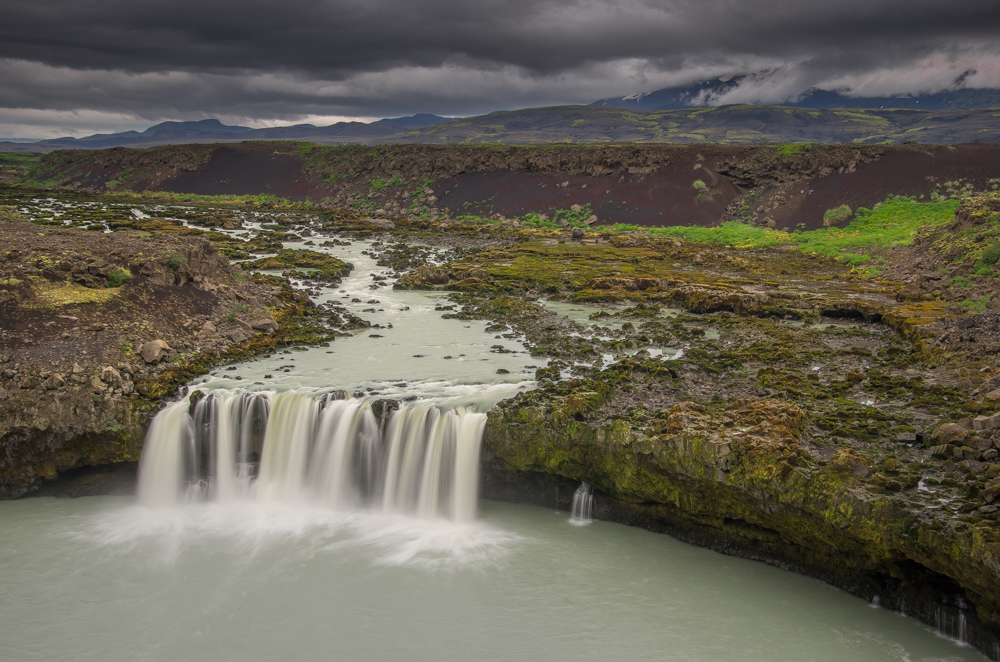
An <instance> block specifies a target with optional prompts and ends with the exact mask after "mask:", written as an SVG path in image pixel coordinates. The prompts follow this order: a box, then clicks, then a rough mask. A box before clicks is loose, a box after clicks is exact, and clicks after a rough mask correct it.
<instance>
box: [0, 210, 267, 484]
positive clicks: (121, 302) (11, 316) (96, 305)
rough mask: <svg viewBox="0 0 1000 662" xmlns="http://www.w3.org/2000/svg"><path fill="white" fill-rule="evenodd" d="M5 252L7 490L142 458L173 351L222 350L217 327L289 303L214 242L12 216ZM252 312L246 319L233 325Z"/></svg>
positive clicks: (246, 335)
mask: <svg viewBox="0 0 1000 662" xmlns="http://www.w3.org/2000/svg"><path fill="white" fill-rule="evenodd" d="M0 258H2V260H0V262H2V267H0V269H2V272H0V289H2V290H3V291H4V292H6V293H7V294H8V295H9V296H8V297H7V298H6V299H5V300H4V301H0V498H12V497H18V496H21V495H22V494H24V493H26V492H28V491H30V490H32V489H33V488H36V487H38V486H39V485H41V484H43V483H44V482H45V481H48V480H50V479H52V478H55V477H56V476H57V474H60V473H63V472H67V471H72V470H77V469H81V468H83V467H88V466H95V465H105V464H117V463H123V462H124V463H128V462H135V461H137V460H138V458H139V452H140V449H141V445H142V439H143V435H144V433H145V425H146V423H147V420H148V417H149V416H150V415H151V413H152V412H153V411H155V409H156V405H157V404H158V398H160V397H162V396H164V395H165V394H166V393H167V391H172V388H173V387H172V386H171V384H172V383H171V382H170V380H169V379H168V380H167V381H166V382H164V383H161V379H163V378H164V375H169V374H170V371H171V370H173V371H178V370H182V368H181V366H180V364H178V363H171V364H170V365H168V364H167V363H166V362H165V361H164V359H171V358H173V357H174V356H177V355H179V354H180V353H182V352H183V353H184V356H185V359H186V360H192V359H194V360H198V358H199V357H201V358H203V357H206V356H210V355H216V354H215V353H217V352H224V351H226V350H228V349H229V348H231V347H233V343H234V341H233V339H231V338H227V337H223V336H222V335H221V334H220V332H219V331H220V329H221V330H222V331H223V332H227V333H229V332H233V331H235V330H236V328H237V323H238V322H243V323H244V324H245V326H246V330H243V329H239V331H240V334H241V335H240V338H239V340H240V341H247V340H250V339H253V338H255V337H258V336H259V337H265V336H264V333H270V334H273V333H274V332H275V330H277V329H278V324H277V322H276V321H275V319H274V317H273V316H272V315H271V314H270V313H269V312H268V311H267V310H266V309H265V308H264V306H270V307H274V308H280V307H281V305H282V304H281V303H280V302H279V301H278V299H276V298H275V296H274V292H273V291H272V288H271V287H270V286H264V285H260V284H256V283H253V282H251V281H250V280H249V279H247V278H246V276H245V275H243V274H242V273H241V274H240V277H239V278H237V277H235V275H234V269H233V268H232V267H230V265H229V263H228V260H226V258H224V257H223V256H221V255H219V253H218V252H217V251H216V249H215V247H214V246H212V245H211V244H210V243H209V242H208V241H206V240H204V239H199V238H191V237H185V236H180V237H178V236H172V235H167V236H165V237H164V236H161V237H153V236H145V235H139V234H137V233H134V232H114V233H96V232H88V231H86V230H77V229H65V228H52V227H43V226H38V225H32V224H30V223H27V222H25V221H23V220H14V221H11V220H3V219H0ZM125 271H127V272H128V273H129V274H131V276H130V277H128V278H124V279H122V280H121V282H116V283H111V282H109V281H108V275H109V274H112V273H116V272H117V273H118V274H123V273H124V272H125ZM88 284H89V285H90V286H89V287H88ZM247 301H249V302H251V304H252V305H249V306H247V305H246V304H245V303H243V302H247ZM237 303H240V304H241V305H240V306H239V307H237V306H236V304H237ZM246 308H249V312H247V313H246V314H245V316H246V317H247V320H242V319H240V317H239V316H238V315H237V316H236V318H235V319H233V320H232V321H231V320H230V316H231V315H230V313H231V312H233V311H234V309H235V310H236V311H237V312H240V313H241V314H242V312H241V311H243V310H245V309H246ZM210 353H211V354H210ZM206 360H207V359H206ZM185 374H186V373H185ZM137 391H141V394H139V393H137Z"/></svg>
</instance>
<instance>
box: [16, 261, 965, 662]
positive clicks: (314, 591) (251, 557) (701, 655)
mask: <svg viewBox="0 0 1000 662" xmlns="http://www.w3.org/2000/svg"><path fill="white" fill-rule="evenodd" d="M298 246H299V245H298V244H294V245H290V247H298ZM368 246H369V244H366V243H364V242H355V243H354V244H353V245H352V246H335V247H329V248H324V249H323V250H329V251H330V252H332V253H333V254H335V255H337V256H338V257H342V258H344V259H347V260H348V261H350V262H352V263H353V264H354V265H355V267H356V269H355V271H354V272H353V273H352V275H351V276H350V277H348V278H347V279H345V280H344V282H343V283H342V284H341V285H340V286H339V287H337V288H332V289H327V290H323V291H322V292H321V293H320V294H318V295H316V296H314V299H315V300H316V301H317V303H320V304H322V303H324V302H326V301H332V300H337V301H340V302H343V303H345V304H346V305H347V306H348V307H349V309H350V310H351V311H352V312H355V313H356V314H358V315H360V316H362V317H364V318H365V319H368V320H369V321H371V322H373V323H374V324H378V325H379V328H373V329H370V330H365V331H362V332H360V333H358V334H357V335H355V336H353V337H349V338H340V339H338V340H336V341H335V342H333V343H331V344H330V345H329V346H322V347H315V348H305V349H304V348H298V349H295V350H292V349H290V350H287V351H283V352H280V353H277V354H275V355H273V356H271V357H268V358H262V359H259V360H255V361H249V362H247V363H244V364H241V365H237V366H226V367H221V368H219V369H218V370H216V371H214V372H213V374H212V375H209V376H207V377H205V378H203V379H199V380H197V383H196V384H195V385H193V386H192V387H191V388H192V389H193V388H198V389H201V390H203V391H205V392H207V393H210V394H211V395H210V396H209V397H207V398H205V399H204V400H202V402H201V403H200V404H199V407H201V413H200V414H199V413H198V412H197V411H193V413H194V416H193V417H192V416H191V415H190V413H191V411H192V410H189V408H188V405H187V404H186V402H182V403H180V404H176V405H172V406H168V408H167V409H166V410H165V412H164V413H163V414H161V415H160V416H161V418H159V419H157V420H158V421H159V422H160V423H162V424H163V425H162V426H161V427H162V428H163V430H168V432H163V430H161V432H163V434H162V435H160V436H159V437H157V434H160V433H156V434H153V435H151V439H150V440H148V441H147V448H146V452H145V454H144V458H143V464H142V476H141V481H142V483H141V485H140V497H139V498H123V497H99V498H81V499H75V500H56V499H51V498H33V499H21V500H17V501H10V502H3V503H0V523H2V527H3V528H2V536H0V568H2V573H0V595H2V596H3V599H2V601H0V633H2V636H0V659H5V660H6V659H10V660H24V661H31V660H46V661H50V660H101V661H102V662H108V661H114V660H129V661H135V660H247V659H257V660H277V659H286V660H352V661H358V662H360V661H365V660H372V661H375V660H389V659H406V660H414V661H419V660H428V661H430V660H434V661H436V662H440V661H445V660H456V661H457V660H472V659H475V660H510V659H523V660H569V659H573V660H687V661H698V662H701V661H704V662H708V661H715V660H745V661H756V660H760V661H768V662H775V661H782V660H788V661H793V660H794V661H796V662H799V661H802V660H814V661H830V662H835V661H836V662H840V661H845V660H866V661H883V660H885V661H890V660H892V661H900V662H902V661H906V662H916V661H918V660H924V661H931V660H934V661H939V660H955V661H960V660H982V659H985V658H983V657H982V656H981V655H980V654H979V653H978V652H976V651H974V650H973V649H971V648H969V647H968V646H966V645H964V644H962V643H961V642H960V641H958V640H956V639H954V638H951V637H949V636H944V635H942V634H939V633H937V632H935V631H933V630H932V629H930V628H928V627H926V626H924V625H922V624H920V623H918V622H917V621H915V620H913V619H910V618H907V617H904V616H902V615H899V614H896V613H892V612H888V611H886V610H883V609H879V608H876V607H874V606H872V605H870V604H868V603H866V602H864V601H862V600H860V599H858V598H854V597H852V596H850V595H848V594H846V593H844V592H842V591H839V590H837V589H834V588H832V587H830V586H827V585H826V584H824V583H822V582H820V581H817V580H813V579H810V578H806V577H803V576H799V575H795V574H792V573H789V572H785V571H782V570H779V569H776V568H773V567H770V566H767V565H764V564H761V563H756V562H751V561H745V560H741V559H736V558H731V557H726V556H722V555H719V554H716V553H713V552H710V551H706V550H703V549H698V548H695V547H691V546H689V545H685V544H682V543H680V542H678V541H676V540H674V539H672V538H670V537H668V536H664V535H657V534H652V533H649V532H646V531H643V530H640V529H634V528H628V527H625V526H621V525H617V524H611V523H607V522H600V521H597V522H593V523H591V524H589V525H587V526H579V524H580V522H579V521H576V522H571V521H570V515H569V513H565V512H556V511H552V510H549V509H545V508H539V507H532V506H523V505H512V504H506V503H498V502H490V501H479V502H478V503H477V501H476V499H475V497H474V495H475V485H474V480H475V473H476V472H475V471H474V470H473V471H472V473H471V478H470V473H469V472H468V471H467V469H468V455H466V456H462V453H463V452H464V451H463V450H462V449H463V448H467V449H471V446H470V445H469V439H471V438H472V437H475V435H476V432H475V431H476V429H481V427H479V428H476V426H475V424H476V422H477V421H478V422H480V423H481V422H482V420H483V412H485V411H486V410H488V409H489V408H490V407H491V406H492V405H493V404H495V403H496V402H498V401H499V400H501V399H503V398H507V397H511V396H513V395H514V394H516V393H517V392H518V391H520V390H524V389H530V388H533V387H534V382H533V374H534V370H535V368H536V367H540V366H543V365H545V363H546V361H545V359H542V358H538V357H531V356H530V354H529V353H527V352H526V351H525V349H524V346H523V345H522V344H521V342H520V341H519V339H518V338H516V337H513V336H512V335H511V334H507V336H510V337H504V334H503V333H500V334H497V333H495V332H487V331H486V327H487V325H488V323H486V322H475V321H462V320H458V319H442V313H443V312H444V311H442V310H441V308H442V307H443V306H442V305H441V304H442V303H443V302H442V301H441V299H440V297H436V296H434V295H433V294H427V293H420V292H400V291H393V290H391V289H390V288H388V287H382V288H378V289H374V290H373V289H371V285H372V283H373V282H374V281H373V280H372V278H371V276H372V274H373V273H376V272H378V271H380V268H379V267H378V266H377V265H376V264H375V262H374V259H373V258H372V257H370V256H367V255H363V254H362V252H361V251H362V250H363V249H365V248H367V247H368ZM390 282H391V281H390ZM372 301H374V302H375V303H371V302H372ZM365 311H367V312H365ZM390 325H391V327H390ZM662 360H669V357H668V356H667V354H665V355H664V356H663V358H662ZM228 368H232V369H228ZM237 378H239V379H237ZM338 390H339V391H343V393H334V391H338ZM255 398H256V399H257V400H258V401H260V403H262V404H260V409H259V411H258V414H257V415H256V419H255V421H256V422H254V423H253V424H252V425H251V424H249V423H248V424H247V426H246V429H242V428H241V424H240V423H232V422H233V421H239V420H241V417H243V419H246V420H249V419H250V418H253V416H244V415H243V414H239V415H237V414H235V413H234V412H236V411H237V410H238V411H242V412H246V411H249V409H246V408H244V409H239V407H242V406H243V405H236V404H233V403H238V402H239V403H246V402H249V401H251V400H253V399H255ZM385 399H392V400H397V401H402V404H401V408H400V410H399V411H398V412H395V413H392V412H389V413H384V412H380V411H379V410H378V409H377V406H376V408H375V409H373V408H372V405H373V403H375V402H377V401H379V400H385ZM226 403H228V404H226ZM171 411H172V412H173V413H174V423H173V424H168V423H169V422H168V421H167V417H168V416H169V412H171ZM220 412H221V413H220ZM260 412H265V414H266V415H265V414H261V413H260ZM280 412H284V413H281V414H280V416H279V413H280ZM199 416H200V418H199ZM406 416H409V417H411V418H413V417H417V416H419V417H421V418H420V419H419V420H420V424H419V425H416V424H414V425H413V426H411V428H405V425H406V424H405V420H404V419H405V417H406ZM432 419H433V420H434V421H436V422H437V423H435V425H436V427H435V426H434V425H431V424H430V423H429V422H428V421H431V420H432ZM449 421H450V422H449ZM171 425H173V427H170V426H171ZM296 425H298V426H299V428H296V427H295V426H296ZM394 425H395V426H396V427H393V426H394ZM373 426H374V427H373ZM449 426H450V427H449ZM295 429H298V431H294V430H295ZM406 430H411V432H406ZM412 430H416V431H412ZM268 435H270V436H268ZM296 435H299V436H298V437H296ZM154 437H155V438H156V439H159V442H157V443H161V444H162V445H161V448H160V451H159V452H160V453H161V454H162V455H161V456H154V455H153V454H151V450H150V449H151V445H152V444H153V443H154V441H155V439H153V438H154ZM293 438H298V439H299V440H300V443H299V449H298V450H294V449H293V448H292V447H293V446H295V444H294V443H292V442H289V441H288V440H289V439H293ZM268 440H272V441H270V442H269V441H268ZM393 440H396V441H393ZM407 440H409V441H407ZM415 440H416V441H415ZM473 441H475V443H476V444H478V438H476V439H474V440H473ZM397 442H398V444H400V445H399V452H398V453H397V456H396V457H397V460H396V468H395V469H388V468H387V467H391V466H393V460H392V459H391V458H392V457H393V455H392V450H391V448H392V447H393V444H394V443H397ZM418 442H419V445H418V446H414V445H413V444H414V443H418ZM269 443H270V446H269V445H268V444H269ZM283 443H284V444H285V445H284V446H282V447H281V449H280V450H278V446H279V445H280V444H283ZM241 444H242V446H241ZM366 444H367V446H366ZM405 444H410V445H408V446H407V445H405ZM369 447H372V448H377V449H379V450H378V452H380V453H382V455H380V456H378V457H377V458H376V459H374V460H371V462H370V463H369V464H365V462H363V461H361V460H359V459H358V458H361V457H363V456H364V452H363V450H362V449H363V448H369ZM220 448H221V449H224V450H223V451H220V450H219V449H220ZM407 448H410V449H412V448H419V449H420V450H419V453H417V451H413V453H410V454H409V455H408V454H407V451H406V449H407ZM475 450H476V452H478V446H476V449H475ZM469 452H471V450H470V451H469ZM185 453H186V455H185ZM269 453H270V454H271V455H270V456H269ZM414 453H416V454H414ZM338 454H339V455H338ZM411 455H412V457H411ZM223 456H225V457H229V458H232V459H231V460H226V461H222V460H220V459H219V458H220V457H223ZM279 456H280V457H279ZM158 457H166V458H169V459H168V460H167V461H161V460H160V459H157V458H158ZM463 457H465V459H462V458H463ZM319 458H322V462H320V459H319ZM337 458H341V459H342V458H349V460H348V461H346V462H347V465H349V468H348V469H343V468H342V467H343V466H346V465H344V461H341V460H337ZM407 458H409V459H407ZM432 459H433V461H432ZM338 462H340V464H338ZM171 463H173V464H172V465H171ZM323 463H325V464H323ZM408 463H409V464H408ZM317 464H323V466H324V467H326V468H325V469H323V470H318V469H316V465H317ZM167 465H170V467H168V466H167ZM473 466H474V465H473ZM407 467H409V469H407ZM463 467H465V468H464V469H463ZM408 472H409V473H408ZM254 478H255V479H254ZM469 480H472V481H473V482H472V487H471V488H470V487H469ZM151 481H152V482H151ZM157 481H159V482H157ZM220 481H221V483H225V484H220ZM226 481H230V482H228V483H226ZM407 481H408V482H407ZM469 489H471V490H472V492H471V496H470V494H469ZM574 524H577V525H576V526H574Z"/></svg>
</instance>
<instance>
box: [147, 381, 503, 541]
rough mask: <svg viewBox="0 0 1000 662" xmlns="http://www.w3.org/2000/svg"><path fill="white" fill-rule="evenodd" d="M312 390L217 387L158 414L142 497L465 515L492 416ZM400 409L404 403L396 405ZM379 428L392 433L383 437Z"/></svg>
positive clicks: (157, 501) (153, 501) (159, 502)
mask: <svg viewBox="0 0 1000 662" xmlns="http://www.w3.org/2000/svg"><path fill="white" fill-rule="evenodd" d="M385 403H386V401H374V400H371V399H353V398H345V397H344V394H343V393H342V392H328V393H323V392H318V391H313V390H300V391H285V392H283V393H277V392H275V391H258V392H247V391H228V390H213V391H210V392H209V393H208V395H206V396H205V397H203V398H202V399H201V400H200V401H198V402H197V404H196V405H195V406H194V407H193V413H192V405H191V403H190V402H189V401H188V400H180V401H178V402H175V403H173V404H170V405H168V406H167V407H166V408H165V409H164V410H163V411H161V412H160V413H159V414H158V415H157V417H156V418H155V419H154V422H153V425H152V426H151V427H150V430H149V434H148V435H147V438H146V444H145V448H144V451H143V456H142V463H141V466H140V473H139V503H140V504H142V505H144V506H147V507H169V506H175V505H178V504H181V503H184V502H187V501H219V502H223V503H227V502H232V501H236V500H240V501H245V502H249V503H280V504H286V505H290V506H301V507H319V508H329V509H332V510H339V511H351V510H357V509H368V508H370V509H373V510H378V511H381V512H384V513H387V514H393V513H398V514H408V515H415V516H418V517H422V518H425V519H429V518H435V517H444V518H447V519H450V520H452V521H455V522H469V521H471V520H472V519H473V518H474V517H475V508H476V499H477V496H478V476H479V445H480V442H481V440H482V434H483V427H484V425H485V423H486V415H485V414H481V413H477V412H475V411H473V410H470V409H467V408H459V409H453V410H442V409H440V408H439V407H437V406H436V405H431V404H409V403H404V404H403V405H402V406H401V407H399V408H398V409H395V410H391V411H388V412H386V411H384V410H381V409H380V414H381V415H383V416H384V419H385V420H379V418H377V417H376V414H375V413H374V412H373V406H380V405H381V406H382V407H384V406H385ZM391 404H392V405H393V406H399V405H398V403H395V402H391ZM383 428H384V429H385V433H384V434H383Z"/></svg>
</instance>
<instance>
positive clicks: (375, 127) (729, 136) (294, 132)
mask: <svg viewBox="0 0 1000 662" xmlns="http://www.w3.org/2000/svg"><path fill="white" fill-rule="evenodd" d="M747 82H748V77H746V76H742V77H740V76H738V77H734V78H728V79H716V80H713V81H703V82H699V83H693V84H691V85H687V86H683V87H672V88H665V89H662V90H657V91H655V92H650V93H648V94H646V93H644V94H635V95H631V96H628V97H622V98H617V99H601V100H600V101H595V102H594V103H592V104H590V105H589V106H551V107H545V108H526V109H523V110H512V111H501V112H496V113H490V114H488V115H480V116H477V117H465V118H457V119H456V118H448V117H440V116H438V115H430V114H420V115H412V116H410V117H399V118H394V119H383V120H378V121H377V122H371V123H364V122H338V123H336V124H332V125H330V126H323V127H317V126H313V125H312V124H297V125H295V126H281V127H272V128H266V129H252V128H250V127H246V126H229V125H226V124H223V123H222V122H220V121H219V120H217V119H206V120H199V121H192V122H162V123H160V124H157V125H156V126H151V127H149V128H148V129H146V130H145V131H124V132H122V133H110V134H97V135H93V136H87V137H85V138H57V139H54V140H43V141H39V142H33V143H25V142H20V141H18V142H14V141H11V142H0V152H51V151H54V150H60V149H102V148H107V147H155V146H157V145H169V144H182V143H221V142H234V141H235V142H239V141H246V140H296V141H304V142H315V143H320V144H326V145H343V144H387V143H434V144H455V143H469V142H496V143H508V144H530V143H547V142H565V143H574V142H577V143H583V142H676V143H692V142H722V143H748V142H868V143H876V142H890V143H902V142H908V141H912V142H923V143H956V142H972V141H976V140H978V141H981V142H1000V121H998V119H1000V110H998V109H1000V90H996V89H964V88H963V89H955V90H952V91H950V92H940V93H936V94H923V95H915V96H910V97H865V98H857V97H848V96H845V95H843V94H841V93H839V92H831V91H828V90H818V89H814V90H810V91H808V92H807V93H806V94H805V95H804V96H803V97H802V98H800V99H798V100H796V101H794V102H789V103H785V104H778V105H769V106H765V105H744V104H733V105H723V106H719V105H713V104H714V102H716V101H718V100H719V99H723V98H725V95H726V94H727V93H728V92H732V91H733V90H736V89H737V88H739V87H740V86H741V85H744V84H747ZM706 104H708V105H707V106H706Z"/></svg>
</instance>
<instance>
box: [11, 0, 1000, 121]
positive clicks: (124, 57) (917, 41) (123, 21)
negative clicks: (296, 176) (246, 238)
mask: <svg viewBox="0 0 1000 662" xmlns="http://www.w3.org/2000/svg"><path fill="white" fill-rule="evenodd" d="M4 14H5V20H4V21H3V22H2V23H0V134H3V133H5V132H6V133H7V134H8V135H11V134H12V133H16V132H22V133H23V132H25V131H27V132H29V133H30V132H31V131H34V133H35V134H36V135H41V134H42V132H45V133H46V134H47V135H51V134H52V133H53V132H55V133H57V134H58V133H60V132H62V133H63V134H68V133H77V134H78V133H80V132H83V133H86V132H90V131H91V130H93V129H97V128H101V129H104V128H107V129H118V128H135V127H143V126H146V125H148V124H149V123H150V122H152V121H159V120H162V119H189V118H191V119H193V118H198V117H222V118H226V119H228V120H230V121H243V122H244V123H250V124H254V125H261V124H272V123H275V122H297V121H301V120H302V119H303V118H307V117H313V118H366V117H371V118H375V117H385V116H397V115H407V114H412V113H415V112H433V113H438V114H442V115H468V114H478V113H483V112H489V111H492V110H498V109H506V108H518V107H525V106H536V105H549V104H560V103H588V102H590V101H593V100H595V99H598V98H601V97H607V96H617V95H625V94H630V93H633V92H637V91H640V90H653V89H657V88H659V87H664V86H668V85H678V84H685V83H688V82H692V81H695V80H699V79H704V78H706V77H712V76H719V75H723V74H738V73H748V72H753V71H761V70H765V69H766V70H770V71H773V72H774V73H773V74H772V75H770V76H766V77H760V78H759V79H758V80H756V81H754V85H752V86H746V87H744V88H742V89H741V90H737V91H736V92H734V93H733V94H735V96H734V98H733V99H725V101H727V102H729V101H764V102H766V101H780V100H783V99H786V98H789V97H791V96H794V95H796V94H798V93H801V92H802V91H803V90H805V89H807V88H808V87H810V86H822V87H836V88H840V89H848V90H852V91H854V92H855V93H857V94H866V95H870V94H895V93H905V92H918V91H936V90H940V89H943V88H946V87H948V86H950V85H953V84H954V81H955V79H956V78H957V77H958V76H959V75H961V74H962V72H964V71H967V70H970V69H972V70H975V72H976V73H975V74H972V75H969V76H968V77H967V78H966V79H965V80H964V81H963V84H964V85H968V86H979V87H993V86H1000V46H998V43H1000V39H998V37H1000V4H998V3H997V2H996V1H995V0H955V1H953V2H950V3H941V2H940V0H907V1H905V2H904V1H901V0H866V1H861V0H837V1H836V2H832V1H829V0H816V1H813V2H809V3H805V2H801V0H759V1H756V2H750V1H738V0H670V1H659V2H657V1H654V0H576V1H572V2H566V1H564V0H530V1H529V0H507V1H503V2H501V1H499V0H479V1H477V2H474V3H470V2H467V0H461V1H459V0H423V1H419V2H418V1H416V0H325V1H313V0H285V1H283V2H281V3H275V2H263V1H261V0H213V2H210V3H206V2H204V1H203V0H199V1H198V2H194V1H193V0H171V1H170V2H165V1H164V0H154V1H150V2H136V1H135V0H129V1H128V2H126V1H124V0H88V1H87V2H80V1H79V0H46V2H38V1H37V0H7V2H5V3H4ZM737 93H738V94H737ZM74 113H75V114H74ZM96 117H99V118H103V119H102V120H101V121H95V119H94V118H96ZM116 117H117V118H120V121H119V122H118V123H117V124H115V120H114V119H113V118H116Z"/></svg>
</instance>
